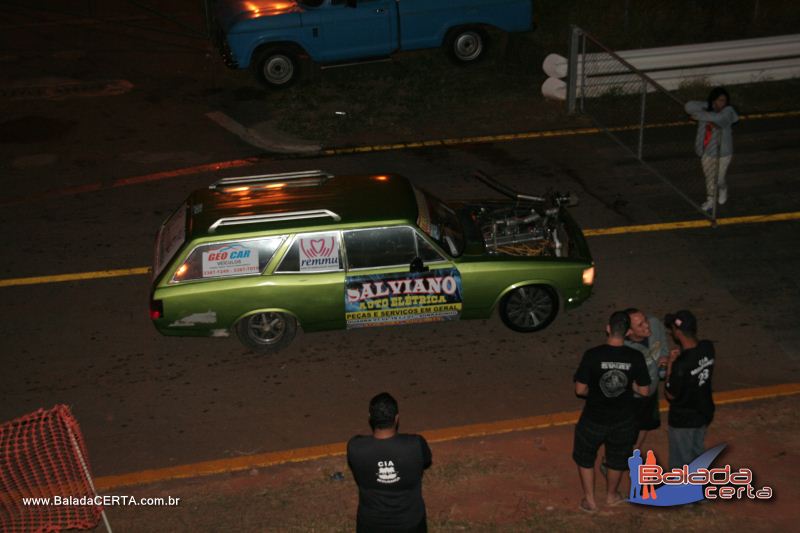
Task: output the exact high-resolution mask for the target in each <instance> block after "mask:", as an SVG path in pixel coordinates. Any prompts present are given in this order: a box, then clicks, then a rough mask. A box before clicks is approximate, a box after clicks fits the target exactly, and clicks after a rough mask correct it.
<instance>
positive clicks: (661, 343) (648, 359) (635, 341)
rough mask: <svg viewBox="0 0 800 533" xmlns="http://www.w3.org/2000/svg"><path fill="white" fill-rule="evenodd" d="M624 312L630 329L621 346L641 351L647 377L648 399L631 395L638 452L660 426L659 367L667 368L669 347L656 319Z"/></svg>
mask: <svg viewBox="0 0 800 533" xmlns="http://www.w3.org/2000/svg"><path fill="white" fill-rule="evenodd" d="M625 312H626V313H628V317H630V319H631V329H629V330H628V335H626V337H625V346H628V347H630V348H633V349H634V350H637V351H639V352H641V354H642V355H643V356H644V362H645V363H646V364H647V373H648V374H650V394H649V395H648V396H640V395H638V394H634V402H635V403H636V430H637V431H638V438H637V439H636V444H635V445H634V448H636V449H638V450H641V449H642V446H643V444H644V439H645V438H646V437H647V434H648V433H649V432H650V431H652V430H654V429H658V428H659V427H661V415H660V414H659V412H658V381H659V368H662V367H666V365H667V356H669V344H668V343H667V332H666V330H665V329H664V325H663V324H662V322H661V321H660V320H659V319H657V318H656V317H654V316H648V315H646V314H645V313H644V312H643V311H640V310H639V309H636V308H633V307H631V308H628V309H626V310H625Z"/></svg>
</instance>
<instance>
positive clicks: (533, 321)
mask: <svg viewBox="0 0 800 533" xmlns="http://www.w3.org/2000/svg"><path fill="white" fill-rule="evenodd" d="M557 314H558V296H557V295H556V292H555V291H554V290H553V289H552V288H551V287H548V286H547V285H525V286H523V287H519V288H516V289H514V290H513V291H511V292H509V293H508V294H506V295H505V296H504V297H503V299H502V300H501V301H500V319H501V320H502V321H503V323H504V324H505V325H506V326H507V327H509V328H510V329H513V330H514V331H518V332H520V333H533V332H534V331H539V330H541V329H544V328H546V327H547V326H548V325H550V323H551V322H552V321H553V319H555V317H556V315H557Z"/></svg>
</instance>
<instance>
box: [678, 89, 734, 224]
mask: <svg viewBox="0 0 800 533" xmlns="http://www.w3.org/2000/svg"><path fill="white" fill-rule="evenodd" d="M684 109H685V110H686V112H687V113H688V114H689V115H690V116H691V117H692V118H693V119H695V120H696V121H697V136H696V137H695V143H694V148H695V152H696V153H697V155H698V157H700V163H701V166H702V167H703V174H704V175H705V178H706V201H705V202H703V205H702V206H701V208H702V209H703V210H704V211H711V210H712V209H713V208H714V198H715V196H716V198H717V201H718V202H719V203H720V205H722V204H724V203H725V202H727V201H728V184H727V181H726V180H725V176H726V174H727V172H728V166H729V165H730V163H731V158H732V157H733V135H732V132H731V129H732V126H733V125H734V124H736V123H737V122H738V121H739V115H738V114H737V113H736V110H735V109H734V108H733V106H732V105H731V98H730V95H728V91H726V90H725V89H724V88H722V87H715V88H714V89H712V90H711V92H710V93H709V94H708V100H707V101H706V102H701V101H699V100H693V101H691V102H687V103H686V105H685V106H684ZM717 187H719V191H717Z"/></svg>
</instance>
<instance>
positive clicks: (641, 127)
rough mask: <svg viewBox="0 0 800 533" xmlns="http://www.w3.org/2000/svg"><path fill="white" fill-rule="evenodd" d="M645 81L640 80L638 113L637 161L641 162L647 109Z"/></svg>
mask: <svg viewBox="0 0 800 533" xmlns="http://www.w3.org/2000/svg"><path fill="white" fill-rule="evenodd" d="M646 102H647V81H645V80H642V109H641V112H640V113H639V150H638V154H639V161H641V160H642V155H643V151H644V116H645V110H646V108H647V105H646Z"/></svg>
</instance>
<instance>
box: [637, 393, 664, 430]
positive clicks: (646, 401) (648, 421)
mask: <svg viewBox="0 0 800 533" xmlns="http://www.w3.org/2000/svg"><path fill="white" fill-rule="evenodd" d="M634 402H635V403H636V429H637V430H638V431H651V430H653V429H658V428H659V427H661V415H660V413H659V412H658V391H656V393H655V394H653V395H652V396H646V397H644V398H634Z"/></svg>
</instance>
